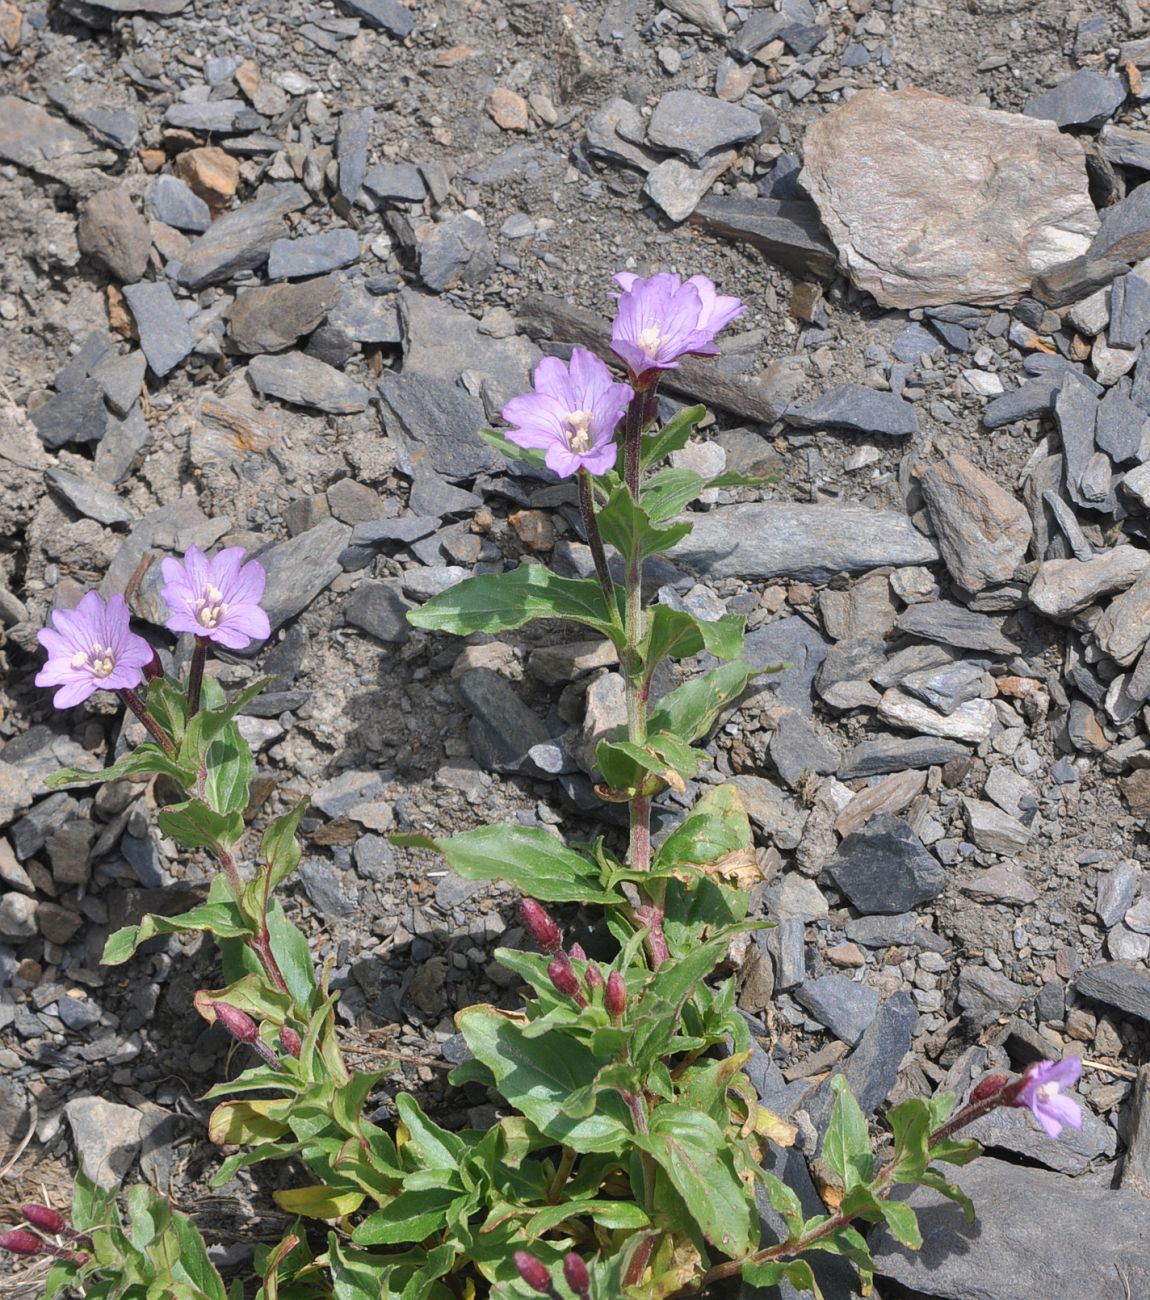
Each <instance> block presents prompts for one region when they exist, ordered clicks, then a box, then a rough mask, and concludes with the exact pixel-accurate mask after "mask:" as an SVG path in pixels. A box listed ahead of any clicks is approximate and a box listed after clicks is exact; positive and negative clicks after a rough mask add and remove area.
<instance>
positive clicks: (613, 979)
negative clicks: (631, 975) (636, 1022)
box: [607, 970, 627, 1020]
mask: <svg viewBox="0 0 1150 1300" xmlns="http://www.w3.org/2000/svg"><path fill="white" fill-rule="evenodd" d="M626 1006H627V986H626V984H625V983H624V982H623V976H622V975H620V974H619V972H618V971H617V970H613V971H612V972H611V974H610V975H608V976H607V1014H608V1015H609V1016H610V1017H611V1019H612V1020H618V1019H619V1018H620V1017H621V1016H622V1014H623V1012H624V1010H625V1009H626Z"/></svg>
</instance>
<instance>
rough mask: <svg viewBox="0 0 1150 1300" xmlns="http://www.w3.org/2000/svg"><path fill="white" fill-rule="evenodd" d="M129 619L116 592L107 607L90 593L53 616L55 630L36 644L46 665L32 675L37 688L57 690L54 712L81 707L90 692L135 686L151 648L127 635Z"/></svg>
mask: <svg viewBox="0 0 1150 1300" xmlns="http://www.w3.org/2000/svg"><path fill="white" fill-rule="evenodd" d="M130 619H131V615H130V614H129V613H128V606H127V604H126V603H125V602H124V598H123V596H121V595H120V594H119V593H118V592H117V594H116V595H114V596H113V597H112V598H111V599H110V600H109V601H108V603H107V605H105V604H104V602H103V601H102V600H101V599H100V596H99V594H98V593H97V592H94V591H90V592H88V594H87V595H86V596H85V597H84V598H83V600H81V601H80V603H79V604H78V605H77V606H76V608H75V609H56V610H53V611H52V624H53V627H46V628H42V629H41V630H40V631H39V632H37V633H36V639H37V640H38V641H39V642H40V644H41V645H42V646H43V647H44V649H45V650H47V651H48V662H47V663H46V664H45V665H44V667H43V668H41V669H40V671H39V672H38V673H37V674H36V685H37V686H59V687H60V689H59V690H58V691H57V692H56V694H55V696H54V697H53V699H52V703H53V704H54V705H55V706H56V708H58V709H70V708H71V707H72V706H73V705H74V704H80V703H81V702H82V701H84V700H86V699H87V698H88V696H89V695H91V694H92V693H93V692H94V691H100V690H104V691H125V690H132V689H134V688H135V687H137V686H139V684H140V682H141V680H142V677H143V674H142V673H141V669H142V668H143V667H144V665H145V664H149V663H151V661H152V647H151V646H150V645H149V644H148V643H147V641H145V640H144V638H143V637H142V636H136V634H135V633H134V632H132V631H130V630H129V627H128V624H129V622H130Z"/></svg>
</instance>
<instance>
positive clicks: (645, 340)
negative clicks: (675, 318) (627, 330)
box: [636, 325, 666, 361]
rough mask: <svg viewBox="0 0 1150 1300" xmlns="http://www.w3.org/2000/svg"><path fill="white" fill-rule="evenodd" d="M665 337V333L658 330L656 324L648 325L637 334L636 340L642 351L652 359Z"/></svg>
mask: <svg viewBox="0 0 1150 1300" xmlns="http://www.w3.org/2000/svg"><path fill="white" fill-rule="evenodd" d="M665 339H666V335H665V334H661V333H660V332H659V327H658V325H648V326H647V328H646V329H645V330H644V331H643V332H642V333H641V334H640V335H639V337H638V339H636V342H637V343H638V344H639V347H640V348H641V349H642V351H643V352H644V353H645V354H646V355H647V356H649V357H650V358H651V359H652V361H653V360H654V359H655V357H656V356H657V355H658V352H659V349H660V348H661V347H662V346H663V343H664V341H665Z"/></svg>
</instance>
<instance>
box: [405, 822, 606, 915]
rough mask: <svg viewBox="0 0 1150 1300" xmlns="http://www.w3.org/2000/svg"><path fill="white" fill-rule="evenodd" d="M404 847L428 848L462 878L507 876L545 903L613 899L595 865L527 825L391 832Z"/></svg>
mask: <svg viewBox="0 0 1150 1300" xmlns="http://www.w3.org/2000/svg"><path fill="white" fill-rule="evenodd" d="M391 842H392V843H393V844H397V845H399V846H400V847H403V848H420V849H433V850H435V851H436V852H437V853H442V854H443V856H444V857H445V858H446V859H447V861H448V863H449V864H450V865H451V867H452V868H453V869H454V870H455V871H456V872H458V874H459V875H461V876H463V877H464V879H466V880H506V881H508V882H509V883H510V884H512V885H515V886H517V887H518V888H519V889H521V890H522V891H523V893H525V894H527V895H528V896H529V897H531V898H538V899H540V900H541V901H543V902H547V903H618V902H621V901H622V900H621V898H620V897H619V896H617V895H615V894H613V893H609V892H607V891H606V890H604V889H603V888H602V886H601V885H600V883H599V869H598V867H597V866H596V865H595V864H594V863H592V862H589V861H588V860H587V859H586V858H585V857H583V856H582V855H581V854H578V853H576V852H574V850H572V849H569V848H567V847H566V846H565V845H563V844H561V843H560V842H559V841H558V840H556V839H555V837H554V836H553V835H549V834H548V833H547V832H546V831H543V830H539V829H538V828H537V827H530V826H480V827H479V828H478V829H476V830H473V831H463V832H461V833H460V834H459V835H452V836H450V837H447V838H444V839H431V838H430V837H428V836H425V835H393V836H392V837H391Z"/></svg>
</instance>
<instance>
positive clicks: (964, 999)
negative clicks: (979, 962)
mask: <svg viewBox="0 0 1150 1300" xmlns="http://www.w3.org/2000/svg"><path fill="white" fill-rule="evenodd" d="M1030 996H1033V992H1032V991H1031V990H1028V989H1025V988H1023V986H1022V985H1021V984H1015V983H1014V981H1013V980H1009V979H1007V978H1006V976H1005V975H1002V974H1000V973H999V972H998V971H993V970H990V969H989V968H988V967H986V966H969V965H967V966H964V967H963V968H962V970H961V971H960V972H959V976H958V1005H959V1006H960V1007H961V1008H962V1009H963V1011H965V1012H967V1014H968V1015H970V1016H971V1018H972V1019H974V1020H975V1021H976V1022H977V1024H979V1025H980V1026H985V1025H989V1024H993V1023H994V1021H995V1020H997V1019H998V1017H999V1016H1003V1015H1008V1016H1009V1015H1013V1014H1014V1013H1015V1012H1016V1011H1017V1010H1018V1009H1019V1008H1020V1007H1021V1006H1022V1004H1023V1003H1024V1002H1025V1001H1026V999H1027V998H1028V997H1030Z"/></svg>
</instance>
